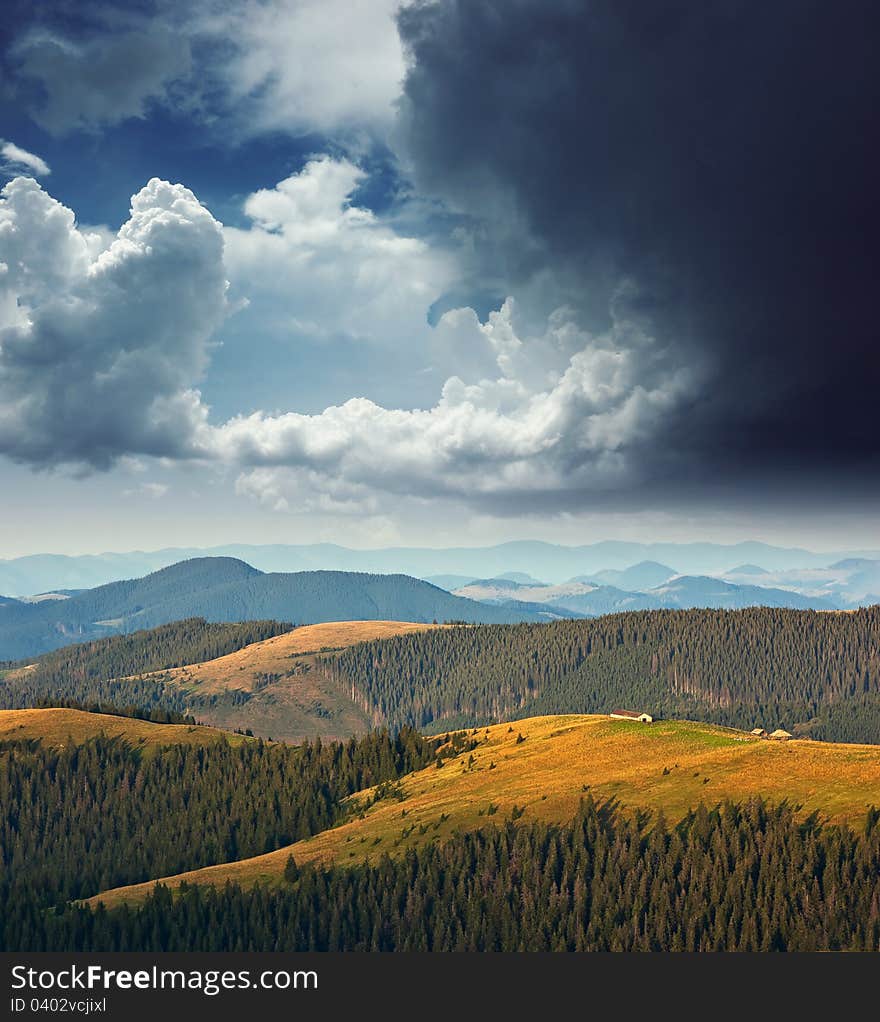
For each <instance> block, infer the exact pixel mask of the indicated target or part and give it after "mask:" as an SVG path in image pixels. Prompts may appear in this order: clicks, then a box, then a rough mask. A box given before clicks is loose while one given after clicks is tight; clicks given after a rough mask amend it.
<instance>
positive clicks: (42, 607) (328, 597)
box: [0, 557, 540, 660]
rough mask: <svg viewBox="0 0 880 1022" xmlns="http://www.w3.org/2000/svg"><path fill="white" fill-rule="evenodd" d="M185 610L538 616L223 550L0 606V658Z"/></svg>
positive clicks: (315, 618)
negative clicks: (249, 559)
mask: <svg viewBox="0 0 880 1022" xmlns="http://www.w3.org/2000/svg"><path fill="white" fill-rule="evenodd" d="M191 617H204V618H206V619H207V620H208V621H246V620H254V619H268V618H274V619H277V620H284V621H292V622H294V623H295V624H298V625H302V624H315V623H318V622H322V621H350V620H402V621H433V620H437V621H445V620H457V621H468V622H485V623H508V622H514V621H523V620H540V615H539V614H538V613H534V612H528V611H523V610H522V609H509V608H503V607H490V606H487V605H484V604H481V603H477V602H475V601H473V600H468V599H463V598H461V597H457V596H453V595H452V594H450V593H448V592H446V591H445V590H442V589H438V588H437V587H436V586H433V585H431V584H430V583H428V582H422V581H420V580H419V579H415V578H410V577H409V576H408V575H366V574H360V573H356V572H343V571H304V572H296V573H293V574H282V573H271V574H264V573H263V572H260V571H257V570H256V568H252V567H251V566H250V565H248V564H245V563H244V562H243V561H238V560H235V559H234V558H231V557H202V558H195V559H194V560H190V561H182V562H181V563H179V564H175V565H172V566H171V567H169V568H163V569H162V570H161V571H156V572H153V574H151V575H147V576H146V577H145V578H141V579H133V580H128V581H125V582H113V583H111V584H110V585H106V586H100V587H99V588H97V589H89V590H86V591H85V592H82V593H78V594H77V595H75V596H72V597H70V598H69V599H66V600H50V601H44V602H41V603H31V604H28V603H11V604H9V605H6V606H2V607H0V660H15V659H19V658H23V657H35V656H37V655H38V654H40V653H44V652H47V651H48V650H52V649H57V648H59V647H60V646H65V645H68V644H69V643H72V642H77V641H84V640H87V639H95V638H103V637H106V636H107V635H112V634H114V633H127V632H134V631H137V630H139V629H145V628H154V627H156V626H158V625H162V624H166V623H168V622H171V621H177V620H179V619H183V618H191Z"/></svg>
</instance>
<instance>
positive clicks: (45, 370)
mask: <svg viewBox="0 0 880 1022" xmlns="http://www.w3.org/2000/svg"><path fill="white" fill-rule="evenodd" d="M102 249H103V251H102ZM225 294H226V278H225V271H224V267H223V238H222V234H221V230H220V225H219V224H218V223H217V222H216V221H215V220H214V218H213V217H212V216H211V214H210V213H209V212H208V211H207V210H206V209H205V208H204V207H203V206H201V205H200V204H199V202H198V200H197V199H196V198H195V196H194V195H193V194H192V192H190V191H189V190H188V189H186V188H183V187H182V186H180V185H170V184H168V183H167V182H163V181H159V180H157V179H153V180H152V181H150V182H149V184H147V186H146V187H145V188H143V189H142V190H141V191H140V192H139V193H138V194H137V195H135V196H134V197H133V198H132V202H131V215H130V219H129V220H128V221H127V222H126V223H125V224H124V225H123V226H122V228H121V229H120V231H119V233H118V234H117V236H116V238H115V239H114V240H113V242H112V244H111V245H110V246H109V248H106V249H104V246H103V242H102V239H100V238H99V237H92V236H90V235H88V234H85V233H83V232H82V231H80V230H79V229H78V227H77V225H76V223H75V219H74V215H73V213H72V212H71V210H69V209H67V208H66V207H64V206H63V205H61V203H59V202H57V201H56V200H54V199H53V198H51V197H50V196H49V195H47V194H46V193H45V192H44V191H43V190H42V189H41V188H40V186H39V185H38V184H37V183H36V181H34V180H33V179H30V178H16V179H14V180H13V181H11V182H9V183H8V184H7V185H6V186H5V187H4V188H3V190H2V193H0V452H2V453H4V454H6V455H7V456H9V457H11V458H12V459H14V460H17V461H21V462H26V463H29V464H32V465H36V466H50V465H58V464H72V465H75V466H91V467H97V468H106V467H108V466H110V465H111V464H112V463H113V462H114V461H115V460H116V459H117V458H119V457H120V456H122V455H126V454H129V455H131V454H135V455H136V454H146V455H153V456H169V457H181V456H186V455H187V454H188V453H191V451H192V442H193V436H194V433H195V431H196V430H197V428H198V427H199V425H200V423H202V422H203V420H204V417H205V411H204V409H203V407H202V405H201V402H200V398H199V395H198V393H197V392H196V391H194V390H193V389H192V388H193V385H194V384H195V383H196V382H197V381H198V379H199V377H200V376H201V374H202V371H203V370H204V368H205V365H206V360H207V348H206V345H207V343H208V339H209V338H210V336H211V335H212V333H213V332H214V331H215V329H216V328H217V326H218V325H219V324H220V322H221V320H222V319H223V317H224V315H225V314H226V300H225Z"/></svg>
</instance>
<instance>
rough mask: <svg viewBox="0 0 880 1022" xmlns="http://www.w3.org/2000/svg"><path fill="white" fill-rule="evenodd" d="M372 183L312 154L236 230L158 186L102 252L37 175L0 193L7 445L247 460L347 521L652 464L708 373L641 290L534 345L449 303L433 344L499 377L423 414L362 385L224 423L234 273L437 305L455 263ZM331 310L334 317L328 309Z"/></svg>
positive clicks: (263, 480) (107, 454)
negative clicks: (299, 408)
mask: <svg viewBox="0 0 880 1022" xmlns="http://www.w3.org/2000/svg"><path fill="white" fill-rule="evenodd" d="M359 176H360V172H359V171H358V170H357V168H356V167H355V166H354V165H353V164H351V163H350V162H349V161H347V160H336V161H334V160H331V159H329V158H322V159H317V160H314V161H311V162H310V163H308V164H307V165H306V167H305V168H304V169H303V171H302V172H301V173H300V174H298V175H294V176H292V177H291V178H288V179H286V180H285V181H283V182H281V183H280V184H279V185H278V186H277V187H276V188H274V189H270V190H263V191H261V192H258V193H255V194H254V195H252V196H250V197H249V198H248V199H247V200H246V202H245V210H246V212H247V214H248V215H249V217H250V218H251V219H252V226H251V228H250V229H248V230H242V229H231V230H229V231H227V232H226V233H225V236H224V231H223V228H222V226H221V225H220V224H219V223H218V222H217V221H216V220H215V219H214V217H213V216H212V215H211V214H210V212H209V211H208V210H207V209H206V208H205V207H204V206H202V205H201V204H200V203H199V202H198V200H197V199H196V197H195V196H194V195H193V194H192V192H190V191H189V190H188V189H186V188H184V187H183V186H182V185H172V184H169V183H168V182H164V181H160V180H158V179H153V180H152V181H150V182H149V183H148V184H147V185H146V187H145V188H143V189H142V190H141V191H140V192H139V193H138V194H136V195H135V196H134V197H133V198H132V207H131V215H130V219H129V220H128V221H127V222H126V223H125V224H123V226H122V227H121V228H120V230H119V231H118V233H117V235H116V236H115V238H113V240H112V241H111V242H110V244H109V245H107V244H106V243H107V239H106V237H104V236H102V235H100V234H89V233H87V232H83V231H81V230H80V229H79V228H78V227H77V225H76V222H75V218H74V215H73V213H72V211H70V210H68V209H66V208H65V207H64V206H62V205H61V204H60V203H58V202H57V201H56V200H54V199H52V198H51V197H50V196H49V195H48V194H47V193H46V192H45V191H43V189H42V188H41V187H40V186H39V185H38V184H37V183H36V182H35V181H33V180H32V179H27V178H16V179H14V180H13V181H11V182H10V183H9V184H7V185H6V186H5V188H4V189H3V192H2V200H0V258H2V267H3V276H2V284H3V301H2V308H3V310H4V315H3V320H2V322H0V339H2V340H0V404H2V407H3V409H4V411H3V414H2V416H0V451H2V452H3V453H5V454H6V455H7V456H9V457H11V458H13V459H15V460H17V461H20V462H24V463H28V464H32V465H34V466H37V467H50V466H55V465H64V464H68V465H71V466H73V467H74V468H75V469H106V468H108V467H110V466H111V465H112V464H113V463H114V462H116V461H118V460H119V459H120V458H123V457H138V456H149V457H153V458H165V459H192V460H195V461H202V462H208V463H211V462H219V463H222V464H223V465H226V466H233V467H235V468H238V469H241V470H242V474H241V475H240V477H239V479H238V482H237V488H238V492H240V493H245V494H249V495H255V496H257V497H258V498H259V499H260V500H262V501H266V500H269V501H271V502H272V505H273V506H276V507H278V508H285V509H297V510H313V509H319V510H320V509H324V510H332V511H335V512H342V513H347V512H362V511H369V512H371V513H373V512H375V511H376V510H377V509H379V508H380V507H381V506H382V501H383V498H384V497H386V496H388V495H395V496H407V497H422V498H433V497H444V496H450V497H454V498H456V499H458V500H460V501H464V502H465V503H467V502H469V501H474V502H478V503H479V502H488V503H489V504H491V503H492V502H494V501H497V502H498V504H499V508H500V507H502V506H503V504H504V503H505V502H507V501H509V500H510V499H511V498H513V497H515V498H517V499H518V500H519V501H520V502H523V503H525V504H528V502H529V499H530V496H532V495H534V494H540V495H541V496H542V498H543V497H545V496H546V495H547V494H553V493H577V492H590V491H595V490H604V489H613V488H615V487H617V486H619V485H621V484H622V483H623V482H624V481H626V480H628V479H632V478H633V477H634V476H635V475H637V474H638V461H637V458H636V456H635V454H633V453H632V452H635V451H637V450H638V445H639V444H640V443H641V442H643V441H644V440H645V439H646V438H647V437H648V436H650V434H651V432H652V431H653V430H654V429H656V427H657V425H658V423H659V422H660V421H662V419H663V417H664V416H665V415H666V414H668V412H669V411H670V410H671V409H672V408H674V407H675V406H676V404H677V403H678V401H680V400H681V399H682V398H683V397H685V396H687V395H688V394H689V392H690V390H691V389H692V387H693V385H694V375H693V372H692V371H691V370H689V369H686V368H684V367H680V366H676V365H675V364H674V363H673V362H672V361H671V360H670V356H669V353H668V352H666V351H664V350H662V349H660V348H658V347H657V345H656V344H655V342H654V339H653V338H652V337H651V336H650V334H649V333H648V332H646V330H645V328H644V326H643V325H642V324H640V323H639V321H638V317H637V316H633V315H632V313H631V311H630V305H631V303H632V300H633V298H634V295H633V294H631V293H630V289H629V288H628V287H627V286H626V285H623V286H621V288H620V289H619V291H618V293H617V294H616V295H615V300H614V305H613V308H612V309H611V312H610V315H611V321H612V325H611V327H610V328H609V330H607V331H606V332H605V333H604V334H602V335H591V334H588V333H585V332H584V331H583V330H581V329H580V328H579V327H578V325H577V323H576V321H575V320H574V318H573V317H572V315H571V312H570V310H566V309H557V310H555V311H554V313H553V314H552V316H551V317H550V320H549V322H548V323H547V324H546V326H545V329H544V332H543V333H542V335H540V336H531V337H525V338H524V337H522V336H520V334H519V332H518V331H519V327H518V324H517V316H516V307H515V302H514V300H513V299H512V298H508V300H507V301H505V303H504V304H503V306H502V307H501V308H500V309H499V310H497V311H496V312H493V313H492V314H491V315H490V316H489V318H488V320H487V321H486V322H485V323H481V322H480V321H479V319H478V318H477V316H476V314H475V313H474V311H473V310H472V309H467V308H464V309H455V310H452V311H449V312H447V313H445V314H444V315H443V316H442V317H441V319H440V322H439V324H438V326H437V328H436V329H437V331H438V333H439V335H440V336H441V337H442V338H444V339H447V340H448V342H449V343H450V345H451V346H452V347H455V346H460V347H462V348H465V347H467V348H471V349H474V348H481V349H483V350H484V352H485V355H486V358H487V360H488V361H490V362H491V363H493V364H494V366H495V375H494V376H493V377H491V378H480V379H476V380H474V381H472V382H467V381H466V380H464V379H462V378H461V377H460V376H452V377H450V378H448V379H447V380H446V381H445V383H444V384H443V386H442V390H441V393H440V397H439V400H438V401H437V403H436V404H435V405H433V406H432V407H429V408H425V409H404V408H385V407H382V406H380V405H377V404H376V403H374V402H372V401H370V400H367V399H365V398H361V397H353V398H351V399H349V400H347V401H345V402H344V403H342V404H340V405H338V406H331V407H328V408H326V409H324V410H323V411H321V412H320V413H318V414H311V415H309V414H302V413H299V412H296V411H285V412H282V413H279V414H274V415H272V414H266V413H263V412H259V413H255V414H252V415H248V416H237V417H235V418H232V419H230V420H228V421H226V422H222V423H216V424H212V423H211V422H210V421H209V418H210V416H209V408H208V407H207V406H206V404H205V403H204V402H203V400H202V397H201V394H200V393H199V390H198V384H199V380H200V378H201V377H202V376H203V374H204V372H205V370H206V368H207V366H208V362H209V358H210V347H209V341H210V338H211V337H212V335H213V334H214V333H215V331H216V330H217V328H218V327H219V326H220V324H221V323H222V322H223V320H224V319H225V318H226V317H227V315H229V314H230V313H232V312H233V306H231V305H230V304H229V303H228V302H227V298H226V295H227V289H228V283H227V276H228V275H229V274H231V275H232V278H233V279H234V280H236V281H237V284H236V287H235V288H234V289H233V290H251V289H252V290H253V291H254V292H255V293H257V294H259V293H260V291H261V290H265V289H266V288H267V287H268V289H269V290H270V291H272V290H273V288H274V289H277V288H278V287H279V286H281V287H284V288H287V289H289V288H291V287H292V288H294V289H295V288H296V287H297V278H298V276H302V277H303V278H304V279H305V281H306V282H307V283H308V282H311V284H312V285H314V281H315V280H316V279H325V280H326V278H327V277H328V275H329V277H330V278H331V290H333V291H335V290H336V289H337V288H339V287H344V288H345V289H346V293H347V296H348V301H347V303H345V304H343V305H342V308H341V311H342V312H344V313H345V314H346V315H349V316H355V317H362V318H363V319H364V321H365V323H366V324H367V325H368V328H369V329H373V330H375V328H376V320H377V318H381V317H379V316H378V314H373V315H371V312H370V310H371V309H372V308H373V307H378V306H381V305H382V304H383V303H385V302H390V304H391V307H392V311H393V310H394V309H395V308H397V307H398V306H399V305H400V304H401V303H403V304H404V305H406V304H407V303H412V302H413V301H415V308H421V309H424V308H425V307H426V305H427V304H429V301H430V298H431V295H432V292H431V291H430V289H429V285H428V284H427V283H424V282H423V281H422V280H421V279H420V277H421V275H420V274H419V273H418V272H417V269H418V265H419V262H420V260H422V261H424V262H425V263H426V266H425V271H424V276H425V278H426V279H427V280H429V281H430V280H431V279H432V271H435V272H434V278H435V279H433V281H432V282H433V283H434V284H437V283H438V280H440V281H442V278H443V267H442V265H440V261H439V260H437V259H435V258H433V257H432V255H431V253H430V252H429V251H428V249H427V248H426V246H425V245H424V244H422V243H420V242H418V241H416V240H415V239H411V238H406V237H402V236H400V235H398V234H397V233H395V231H394V230H393V229H392V228H391V227H389V226H387V225H384V224H382V223H380V222H379V221H378V220H377V218H376V217H375V216H373V215H372V214H371V213H369V211H367V210H363V209H358V208H357V207H354V206H351V205H348V204H347V199H348V196H349V195H350V193H351V191H352V189H353V187H354V185H355V183H356V181H357V179H358V177H359ZM105 246H106V247H105ZM224 250H225V258H224ZM346 260H347V262H346ZM273 281H274V284H273ZM392 285H393V294H392V295H391V298H390V299H389V298H388V296H387V293H386V292H387V290H388V288H389V287H391V286H392ZM303 290H304V291H306V290H307V287H305V288H304V289H303ZM413 292H414V295H415V297H414V299H413ZM308 301H309V299H308V295H307V294H304V295H303V297H302V299H301V300H300V301H298V302H296V303H295V305H296V307H297V308H298V309H302V307H303V304H306V305H307V304H308ZM339 311H340V310H337V311H336V313H335V314H336V315H337V316H338V315H339ZM333 315H334V312H333V310H331V309H325V310H324V314H323V315H322V316H321V317H320V321H321V322H322V323H324V324H328V323H331V322H332V319H333Z"/></svg>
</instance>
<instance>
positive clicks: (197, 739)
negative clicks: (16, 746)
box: [0, 709, 251, 747]
mask: <svg viewBox="0 0 880 1022" xmlns="http://www.w3.org/2000/svg"><path fill="white" fill-rule="evenodd" d="M100 735H104V736H105V737H107V738H123V739H125V741H126V742H127V743H128V744H130V745H131V746H133V747H146V746H154V745H204V744H206V743H210V742H217V741H219V740H220V739H221V738H224V739H226V740H227V741H229V742H231V743H232V744H233V745H237V744H239V743H241V742H244V741H250V740H251V739H248V738H244V737H243V736H242V735H235V734H230V733H228V732H226V731H220V730H218V729H217V728H213V727H198V726H196V725H192V724H154V723H152V722H151V721H148V720H136V719H135V718H133V717H117V716H113V715H111V714H109V713H86V712H85V711H84V710H69V709H39V710H0V742H12V741H40V742H42V743H43V744H45V745H52V746H61V745H66V744H68V743H69V742H72V743H73V744H74V745H82V744H83V742H87V741H89V739H91V738H98V737H99V736H100Z"/></svg>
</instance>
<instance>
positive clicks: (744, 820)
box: [19, 800, 880, 951]
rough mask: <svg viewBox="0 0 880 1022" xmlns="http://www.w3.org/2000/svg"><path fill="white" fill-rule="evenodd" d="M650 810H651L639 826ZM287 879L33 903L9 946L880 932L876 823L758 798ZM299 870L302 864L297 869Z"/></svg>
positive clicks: (390, 943) (619, 944)
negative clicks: (34, 912) (130, 903)
mask: <svg viewBox="0 0 880 1022" xmlns="http://www.w3.org/2000/svg"><path fill="white" fill-rule="evenodd" d="M646 823H647V824H648V825H647V826H646ZM288 872H289V875H290V876H291V879H290V880H289V881H288V882H287V883H286V889H285V890H278V889H272V888H266V887H260V886H257V887H252V888H249V889H246V890H243V889H241V888H239V887H235V886H232V885H228V886H226V887H225V888H218V889H215V888H212V887H207V888H206V887H198V886H196V887H190V888H188V889H185V890H184V891H182V892H181V893H180V896H179V897H178V898H175V899H174V900H172V895H171V892H170V891H168V889H167V888H157V889H156V891H155V893H154V894H153V895H151V896H150V897H148V899H147V901H146V903H145V904H144V905H143V906H141V907H140V908H138V909H136V910H130V909H121V910H118V911H114V912H109V913H108V912H101V911H99V912H97V913H93V912H91V911H89V910H88V909H68V910H67V911H66V912H64V913H63V914H60V915H55V916H52V915H49V914H48V913H42V914H40V915H38V916H33V917H30V918H29V919H28V920H27V922H28V926H27V928H26V930H24V932H23V933H22V935H21V937H20V938H19V941H20V950H42V949H43V948H46V947H51V948H52V949H53V950H56V951H59V950H68V949H70V950H100V951H111V950H130V949H138V950H149V951H233V950H235V951H238V950H247V951H311V950H315V951H325V950H326V951H342V950H360V951H371V950H373V951H398V950H399V951H652V950H660V951H670V950H671V951H679V950H680V951H685V950H688V951H691V950H693V951H697V950H706V951H710V950H714V951H722V950H724V951H735V950H740V951H782V950H791V951H814V950H854V951H855V950H876V949H877V947H878V944H880V913H878V911H877V905H878V904H880V879H878V878H880V826H878V814H877V813H876V812H871V813H869V814H868V817H867V820H866V821H863V822H862V823H861V824H860V828H859V830H858V831H854V830H851V829H849V828H847V827H837V826H833V827H831V826H824V827H823V826H821V825H819V824H818V823H817V822H816V821H809V822H808V823H807V824H806V825H804V824H803V822H801V821H799V820H798V819H797V818H796V817H795V816H794V814H793V813H792V810H791V808H790V807H787V806H781V807H768V806H766V805H765V804H764V803H762V802H761V801H760V800H755V801H753V802H750V803H747V804H746V805H743V806H737V805H733V804H726V805H724V806H722V807H719V808H717V809H714V810H708V809H706V808H705V807H703V806H701V807H699V808H698V809H697V810H696V811H695V812H693V813H692V814H691V815H690V816H689V817H688V818H687V819H686V820H684V821H683V822H682V823H681V825H679V826H678V827H676V828H674V829H670V828H668V827H667V826H666V824H665V823H664V821H663V820H662V818H661V819H659V820H655V821H650V822H649V821H647V820H646V819H645V818H642V819H636V818H635V817H633V816H631V815H630V816H619V815H617V814H616V813H615V812H614V811H613V810H611V809H609V808H608V807H607V806H598V805H596V804H594V803H593V802H592V801H587V802H586V803H584V804H583V805H582V808H581V810H580V812H579V813H578V814H577V816H576V818H575V819H574V821H573V822H572V823H571V824H569V825H566V826H548V825H546V824H532V825H519V826H517V825H514V824H513V823H512V822H510V821H508V822H507V823H501V824H499V825H497V826H495V825H493V824H491V823H487V825H486V827H485V829H483V830H481V831H476V832H469V833H466V834H458V835H456V836H455V837H453V838H452V839H451V840H450V841H447V842H445V843H443V844H428V845H425V846H422V847H420V848H418V849H415V850H413V851H411V852H409V853H407V855H406V856H405V857H404V858H403V859H401V860H395V859H391V858H390V857H388V856H383V857H381V858H377V859H376V860H375V861H374V862H373V863H370V864H366V865H361V866H357V867H333V868H330V869H316V868H313V867H306V868H304V869H302V870H301V871H298V870H297V869H291V870H289V871H288ZM297 873H299V875H298V876H297Z"/></svg>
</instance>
